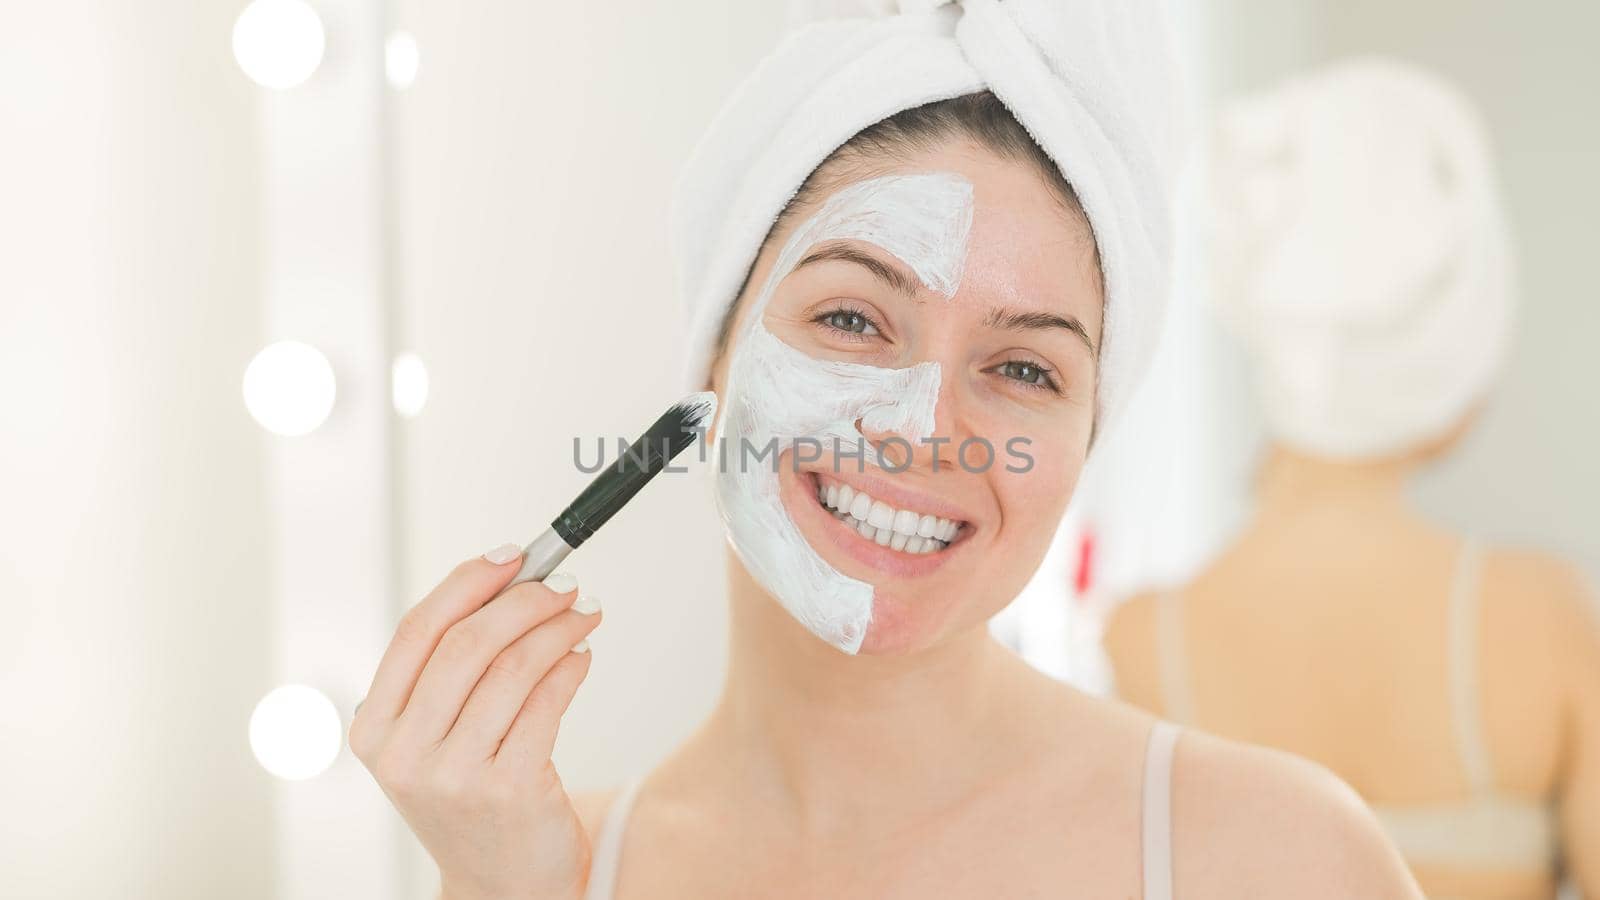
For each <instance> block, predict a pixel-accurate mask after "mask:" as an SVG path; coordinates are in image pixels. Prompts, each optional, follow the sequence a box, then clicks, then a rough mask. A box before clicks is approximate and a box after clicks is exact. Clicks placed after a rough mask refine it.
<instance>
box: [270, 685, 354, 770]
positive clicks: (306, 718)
mask: <svg viewBox="0 0 1600 900" xmlns="http://www.w3.org/2000/svg"><path fill="white" fill-rule="evenodd" d="M343 745H344V725H343V723H342V722H341V721H340V720H339V711H338V710H337V709H335V708H334V705H333V701H332V700H329V699H328V697H327V695H326V694H324V693H322V692H321V691H319V690H317V689H316V688H314V687H308V686H306V685H303V684H286V685H283V686H282V687H277V688H273V690H272V691H271V692H270V693H268V694H267V695H266V696H265V697H262V698H261V701H260V702H259V703H257V704H256V708H255V711H254V712H252V713H251V714H250V750H251V752H252V753H254V754H255V757H256V762H259V763H260V764H261V768H263V769H266V770H267V771H268V772H271V773H272V774H273V775H276V776H278V777H279V778H283V779H287V780H289V781H300V780H303V779H306V778H311V777H313V776H316V775H319V774H321V773H322V771H323V770H325V769H327V768H328V766H330V765H332V764H333V761H334V759H335V758H336V757H337V756H338V755H339V748H340V747H342V746H343Z"/></svg>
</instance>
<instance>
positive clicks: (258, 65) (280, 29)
mask: <svg viewBox="0 0 1600 900" xmlns="http://www.w3.org/2000/svg"><path fill="white" fill-rule="evenodd" d="M323 45H324V38H323V34H322V20H321V19H319V18H317V12H316V10H314V9H312V8H311V5H310V4H308V3H306V2H305V0H253V2H251V4H250V5H249V6H246V7H245V8H244V12H241V13H239V18H238V19H236V20H235V21H234V23H233V58H234V59H237V60H238V61H239V68H241V69H243V70H244V73H245V74H246V75H248V76H250V80H251V81H254V82H255V83H256V84H259V85H261V86H262V87H269V88H274V89H277V90H280V91H281V90H284V89H286V88H292V87H294V86H295V85H297V84H299V83H300V82H302V81H305V80H306V79H307V78H310V77H311V73H312V72H315V71H316V70H317V65H318V64H319V63H321V62H322V50H323Z"/></svg>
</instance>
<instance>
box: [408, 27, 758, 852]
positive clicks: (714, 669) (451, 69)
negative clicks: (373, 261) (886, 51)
mask: <svg viewBox="0 0 1600 900" xmlns="http://www.w3.org/2000/svg"><path fill="white" fill-rule="evenodd" d="M782 7H783V4H781V3H748V2H741V0H716V2H697V3H657V2H648V0H628V2H614V3H583V4H543V3H541V4H524V3H462V4H441V3H423V2H420V0H406V2H402V3H400V4H399V7H398V14H397V16H396V24H397V25H398V26H399V27H403V28H406V29H409V30H410V31H412V32H413V33H415V34H416V35H417V37H418V40H419V43H420V47H421V67H420V70H419V74H418V77H417V81H416V84H415V85H414V86H413V87H412V88H411V89H410V90H409V91H407V92H406V93H405V94H404V95H403V96H402V97H401V98H400V99H399V101H398V103H397V108H396V115H397V120H396V129H397V130H396V134H397V142H396V146H395V148H394V149H395V151H396V152H397V153H398V154H399V159H398V171H399V176H398V179H397V181H398V184H397V190H398V195H397V198H396V200H397V203H398V204H399V205H398V211H399V220H398V226H399V241H400V246H399V248H398V250H399V260H398V265H397V273H398V278H399V290H400V292H401V296H400V309H399V316H400V321H399V327H398V330H397V331H398V334H397V340H398V341H399V344H400V345H401V346H411V347H414V348H415V349H416V350H417V351H418V352H419V353H420V354H421V356H422V358H423V359H424V360H425V361H426V362H427V365H428V367H429V371H430V373H431V375H432V394H431V397H430V399H429V401H428V407H427V409H426V411H424V413H423V414H422V415H421V416H420V417H418V418H417V419H415V420H412V421H409V422H407V423H405V424H404V425H403V427H402V428H401V431H400V433H399V440H400V443H401V471H400V483H401V485H402V487H401V496H400V497H399V498H398V500H399V503H400V516H401V522H402V548H401V554H402V567H401V568H402V577H403V580H402V587H403V593H404V595H405V597H406V598H407V599H408V600H414V599H415V598H418V597H420V596H422V595H423V594H424V593H425V592H426V591H427V589H428V588H429V587H430V586H431V585H432V584H433V583H434V582H436V581H437V580H438V579H439V578H440V577H441V576H443V575H444V574H445V573H446V572H447V571H448V570H449V569H450V567H451V566H452V565H454V564H455V562H456V561H458V560H459V559H462V558H465V557H467V556H471V555H473V554H477V553H481V552H482V551H484V550H486V549H488V548H489V547H491V546H493V545H495V544H498V543H500V542H503V541H519V542H523V541H527V540H530V539H531V538H533V537H534V535H536V534H537V533H538V532H540V531H541V530H543V529H544V528H545V527H546V525H547V524H548V522H549V520H550V519H551V518H552V517H554V516H555V514H556V513H558V512H560V510H561V508H562V507H563V506H564V505H565V504H566V503H567V502H568V501H570V500H571V499H572V497H573V496H574V495H575V494H576V493H577V491H578V490H579V489H580V488H581V487H582V485H583V484H584V483H585V482H586V480H587V476H584V475H582V474H581V473H579V472H578V471H577V470H576V468H575V467H574V466H573V463H572V439H573V437H574V436H578V435H583V436H585V437H589V438H591V439H592V438H593V437H594V436H597V435H605V436H607V437H608V438H615V437H617V436H626V437H628V438H630V439H631V438H632V437H634V436H636V434H637V432H638V431H640V430H641V429H643V427H644V426H645V425H647V424H648V423H649V422H650V421H652V420H653V419H654V417H655V416H657V415H659V414H660V413H661V411H662V410H664V409H665V408H666V406H667V404H668V403H670V402H671V401H672V400H674V399H676V397H677V396H678V395H679V393H680V391H679V385H678V383H677V381H676V377H677V372H678V363H679V358H680V355H679V351H678V346H679V340H678V335H679V334H680V333H681V331H682V327H681V319H682V317H681V315H680V309H679V305H678V300H677V294H676V292H675V290H674V287H673V272H672V268H671V261H670V259H669V257H668V254H667V248H666V236H667V231H666V210H667V202H668V197H669V194H670V188H671V185H672V182H673V179H674V178H675V176H676V173H677V171H678V169H679V168H680V166H681V164H682V162H683V160H684V159H685V158H686V157H687V155H688V152H689V149H690V147H691V146H692V144H693V142H694V141H695V140H696V139H697V138H698V137H699V134H700V133H701V132H702V131H703V130H704V128H705V127H706V125H707V124H708V122H709V120H710V117H711V115H712V114H713V112H714V111H715V110H716V108H717V107H718V106H719V105H720V103H721V101H722V100H723V98H724V97H725V96H726V94H727V93H728V91H730V90H731V89H732V87H733V85H734V83H735V82H736V80H737V79H738V78H740V77H742V76H743V75H744V73H745V72H746V71H748V69H749V68H750V67H751V66H752V65H753V64H754V62H755V60H756V59H757V58H758V57H759V56H760V55H761V54H763V53H765V52H766V50H767V49H768V48H770V47H771V45H772V44H773V42H774V40H775V38H776V35H777V33H778V28H779V25H780V14H781V12H782ZM590 452H591V454H592V445H591V451H590ZM590 458H592V456H591V457H590ZM674 509H678V510H679V511H678V513H677V514H676V515H674V513H673V511H674ZM720 534H721V532H720V526H718V525H717V523H716V520H715V513H714V511H713V508H712V506H711V502H710V495H709V491H708V490H706V489H705V485H703V484H702V483H700V482H698V481H697V480H696V479H694V478H690V477H686V476H683V475H663V476H661V477H660V478H658V479H657V480H656V482H655V483H653V484H651V485H650V487H649V489H648V490H647V491H645V493H643V494H642V495H641V496H640V497H639V498H638V499H637V500H636V501H635V502H634V503H633V504H631V505H630V506H629V508H628V509H627V510H625V511H624V512H623V513H622V514H621V515H620V516H619V517H618V518H617V519H615V520H614V521H613V522H612V523H611V524H610V525H608V526H607V527H606V529H605V531H603V532H602V533H601V534H600V536H599V537H597V538H596V539H594V540H593V541H592V542H591V543H589V544H588V545H586V546H584V547H583V548H582V549H581V550H580V551H579V552H578V553H576V554H575V555H574V556H573V557H572V558H571V559H570V560H569V561H568V565H567V567H566V568H567V570H568V571H571V572H572V573H573V574H575V575H577V576H578V578H579V580H580V582H581V584H582V587H583V589H584V590H585V591H592V592H593V593H594V594H595V595H596V596H597V597H599V598H600V599H601V601H602V603H603V604H604V606H605V609H606V621H605V624H604V625H602V626H601V628H600V630H599V632H598V633H597V634H596V635H595V636H594V637H593V638H592V639H591V645H592V646H593V648H594V655H595V659H594V666H593V669H592V670H591V672H590V675H589V679H588V682H587V683H586V684H585V686H584V688H583V691H582V692H581V693H580V694H579V697H578V699H577V701H576V703H575V704H574V708H573V710H572V712H571V713H570V714H569V715H568V716H567V718H566V720H565V722H564V724H563V726H562V733H561V741H560V743H559V746H558V749H557V763H558V765H559V766H560V769H561V772H562V775H563V777H564V778H565V779H566V781H567V783H568V786H569V787H571V788H575V789H579V790H582V789H588V788H596V787H604V786H613V785H616V784H618V783H619V782H620V781H621V780H623V779H624V778H627V777H629V776H632V775H634V774H636V773H639V772H642V771H644V770H645V769H647V768H648V767H649V766H650V764H651V763H652V762H653V761H654V760H656V759H657V758H659V756H660V755H661V754H663V753H664V752H666V750H668V749H669V748H670V747H671V746H673V745H674V744H675V743H676V742H677V741H678V740H679V739H681V738H682V737H683V736H684V735H685V734H686V733H687V730H688V729H689V728H691V727H692V726H693V725H694V724H695V722H696V721H697V720H698V719H699V718H700V716H701V714H702V713H703V712H704V711H705V710H707V709H708V708H709V705H710V703H711V702H712V701H713V699H714V697H715V692H716V689H717V687H718V685H719V683H720V682H719V679H720V676H721V671H722V665H723V660H724V658H725V648H724V646H723V640H724V637H723V636H724V621H725V610H724V599H723V573H722V569H721V563H722V545H721V541H720V540H719V535H720ZM418 871H419V872H425V871H426V866H425V865H419V866H418ZM419 880H420V879H419Z"/></svg>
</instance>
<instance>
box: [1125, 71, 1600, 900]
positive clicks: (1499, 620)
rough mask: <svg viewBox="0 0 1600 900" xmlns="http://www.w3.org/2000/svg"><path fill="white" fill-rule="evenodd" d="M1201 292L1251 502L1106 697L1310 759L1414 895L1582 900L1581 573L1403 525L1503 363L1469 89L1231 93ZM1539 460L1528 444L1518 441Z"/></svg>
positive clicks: (1595, 668)
mask: <svg viewBox="0 0 1600 900" xmlns="http://www.w3.org/2000/svg"><path fill="white" fill-rule="evenodd" d="M1214 156H1215V159H1216V169H1217V178H1216V179H1215V181H1216V183H1217V187H1218V189H1219V196H1218V199H1217V202H1216V203H1215V204H1214V208H1215V209H1217V210H1218V211H1219V215H1218V219H1217V226H1218V227H1217V229H1216V237H1217V243H1216V250H1217V253H1216V260H1215V262H1216V269H1217V271H1218V272H1219V273H1220V274H1221V275H1222V278H1221V284H1220V285H1219V288H1220V289H1219V290H1218V291H1217V299H1218V302H1219V303H1220V304H1221V305H1222V312H1223V314H1224V315H1225V316H1226V318H1227V320H1228V321H1229V322H1230V323H1231V324H1232V325H1233V326H1235V327H1236V329H1237V330H1238V332H1239V334H1240V336H1241V337H1242V338H1243V339H1244V341H1245V343H1246V345H1247V346H1248V347H1249V348H1250V351H1251V358H1252V362H1253V363H1254V365H1255V370H1256V374H1257V375H1258V376H1259V382H1260V387H1261V390H1260V392H1259V393H1260V396H1261V400H1262V408H1263V411H1264V413H1265V419H1266V422H1267V425H1268V431H1269V434H1270V437H1271V441H1272V447H1271V448H1270V450H1269V452H1268V454H1267V458H1266V462H1265V464H1264V465H1263V466H1262V468H1261V471H1260V474H1259V477H1258V479H1257V484H1256V510H1255V514H1254V517H1253V519H1252V521H1251V522H1250V523H1249V525H1248V526H1247V527H1246V528H1245V529H1244V531H1243V532H1242V533H1241V534H1240V535H1239V536H1238V538H1237V539H1236V540H1235V541H1234V542H1233V543H1232V545H1231V546H1230V547H1229V548H1228V549H1227V551H1226V552H1224V553H1223V554H1222V555H1221V556H1220V557H1219V558H1218V559H1216V560H1215V561H1214V562H1212V563H1211V564H1209V565H1208V566H1207V568H1206V569H1205V570H1204V571H1203V572H1201V573H1200V574H1199V575H1198V576H1196V577H1195V578H1194V580H1193V581H1192V582H1191V583H1189V584H1187V585H1185V586H1184V587H1183V588H1182V590H1181V591H1171V592H1166V593H1162V594H1158V595H1149V596H1145V597H1139V598H1135V599H1134V600H1132V601H1130V602H1129V603H1128V604H1126V605H1125V606H1124V607H1123V608H1121V609H1120V610H1119V611H1118V613H1117V614H1116V615H1115V616H1114V617H1113V619H1112V622H1111V625H1110V628H1109V630H1108V633H1107V647H1108V650H1109V652H1110V655H1111V657H1112V661H1113V665H1114V667H1115V669H1116V676H1117V681H1118V685H1119V690H1120V692H1121V693H1122V695H1123V696H1125V697H1126V698H1128V699H1130V700H1132V701H1134V702H1136V703H1138V704H1139V705H1141V706H1144V707H1146V708H1148V709H1150V710H1152V711H1154V712H1156V713H1158V714H1160V715H1163V716H1165V717H1167V718H1169V719H1172V720H1175V721H1179V722H1185V723H1191V724H1193V725H1195V726H1197V727H1201V728H1205V729H1207V730H1210V731H1214V732H1215V733H1217V734H1221V735H1226V736H1228V737H1232V738H1236V739H1239V740H1247V741H1252V742H1257V743H1261V744H1265V745H1268V746H1272V747H1278V748H1281V749H1284V750H1288V751H1290V752H1293V753H1297V754H1300V755H1302V756H1305V757H1307V758H1309V759H1312V760H1316V761H1317V762H1320V763H1322V764H1323V765H1326V766H1328V767H1329V768H1331V769H1332V770H1333V771H1334V772H1337V773H1339V774H1340V775H1342V776H1344V777H1345V778H1346V779H1348V780H1349V782H1350V783H1351V784H1353V785H1354V786H1355V787H1356V789H1357V790H1358V791H1360V793H1361V794H1362V796H1364V797H1365V798H1366V799H1367V800H1368V801H1369V802H1371V803H1372V804H1373V806H1374V808H1375V809H1376V811H1377V812H1378V814H1379V817H1380V821H1381V822H1382V823H1383V824H1384V825H1385V826H1387V828H1388V830H1389V832H1390V834H1391V836H1392V837H1393V839H1394V840H1395V843H1396V844H1397V845H1398V847H1399V849H1400V850H1401V851H1402V853H1404V855H1405V856H1406V858H1407V860H1408V862H1410V863H1411V865H1412V867H1413V871H1414V872H1415V873H1416V876H1417V878H1418V880H1419V881H1420V882H1421V885H1422V887H1423V888H1424V889H1425V890H1426V891H1427V892H1428V894H1429V895H1430V896H1438V897H1460V898H1472V897H1497V898H1550V897H1553V896H1555V895H1556V888H1557V882H1558V880H1559V878H1560V876H1561V875H1562V868H1563V866H1562V865H1561V862H1562V860H1563V859H1564V860H1565V868H1566V869H1567V871H1568V872H1570V873H1571V874H1572V875H1573V876H1574V878H1575V880H1576V881H1577V882H1578V883H1579V884H1580V886H1581V887H1582V888H1583V890H1584V895H1585V896H1595V895H1600V628H1597V627H1596V624H1595V622H1594V620H1593V619H1592V618H1591V616H1590V615H1589V614H1588V610H1587V609H1586V607H1587V606H1588V603H1587V602H1586V598H1585V596H1584V592H1583V590H1582V588H1581V586H1580V582H1579V579H1578V578H1577V576H1576V573H1575V572H1573V570H1572V569H1571V568H1570V567H1568V566H1566V565H1564V564H1562V563H1560V562H1558V561H1556V560H1553V559H1550V558H1548V557H1545V556H1543V555H1540V554H1536V553H1529V552H1524V551H1516V550H1511V549H1500V548H1485V547H1482V546H1481V545H1479V544H1478V542H1476V541H1474V540H1472V539H1470V538H1463V537H1462V536H1461V535H1458V534H1455V533H1452V532H1451V531H1449V530H1446V529H1444V528H1441V527H1439V526H1437V525H1435V524H1433V523H1431V522H1429V521H1428V520H1427V519H1425V518H1424V517H1423V516H1422V515H1420V514H1419V513H1418V512H1417V511H1416V510H1415V509H1413V507H1412V506H1411V504H1410V503H1409V502H1408V500H1407V497H1406V486H1407V482H1408V481H1409V479H1410V478H1411V477H1412V476H1413V475H1414V474H1415V473H1416V472H1417V471H1419V470H1420V469H1422V468H1423V467H1424V466H1426V465H1427V464H1429V463H1430V462H1433V461H1435V460H1436V459H1437V458H1438V457H1440V456H1442V455H1443V454H1444V453H1445V452H1446V451H1447V450H1449V449H1450V448H1451V447H1452V446H1454V445H1455V443H1456V442H1457V441H1458V440H1459V438H1460V437H1461V436H1462V434H1463V433H1464V432H1465V431H1466V429H1467V427H1468V425H1469V424H1470V422H1471V420H1472V418H1473V417H1474V416H1475V415H1476V411H1477V409H1478V407H1479V406H1480V405H1481V403H1482V402H1483V398H1484V395H1485V394H1486V393H1487V392H1488V391H1489V389H1490V387H1491V386H1492V384H1493V382H1494V381H1495V380H1496V376H1497V375H1498V373H1499V368H1500V361H1501V359H1502V357H1503V356H1504V347H1505V345H1506V343H1507V335H1508V331H1509V326H1510V308H1511V277H1510V272H1511V266H1510V245H1509V241H1508V238H1507V236H1506V234H1505V222H1504V219H1503V216H1502V214H1501V212H1500V210H1499V204H1498V198H1497V196H1496V191H1495V184H1494V178H1493V172H1492V167H1491V163H1490V158H1489V153H1488V146H1487V143H1486V141H1485V140H1484V138H1483V135H1482V131H1481V127H1480V125H1479V123H1478V121H1477V117H1476V115H1475V113H1474V112H1473V110H1472V108H1471V106H1470V104H1469V103H1468V102H1467V101H1466V99H1465V98H1463V97H1462V96H1460V94H1459V93H1457V92H1456V91H1455V89H1453V88H1452V87H1450V86H1449V85H1447V84H1444V83H1442V82H1440V81H1439V80H1438V79H1437V78H1435V77H1434V76H1432V75H1430V74H1428V73H1426V72H1422V71H1419V70H1416V69H1414V68H1411V67H1408V66H1402V65H1399V64H1397V63H1390V62H1383V61H1376V60H1370V61H1369V60H1363V61H1356V62H1349V63H1342V64H1339V65H1336V66H1330V67H1328V68H1325V69H1323V70H1320V71H1317V72H1314V73H1311V74H1309V75H1306V76H1302V77H1299V78H1296V79H1294V80H1292V81H1290V82H1287V83H1285V84H1283V85H1280V86H1278V87H1276V88H1274V89H1272V90H1269V91H1264V92H1262V93H1260V94H1258V95H1255V96H1251V97H1247V98H1244V99H1241V100H1239V101H1236V102H1235V103H1234V104H1232V105H1231V106H1230V107H1229V109H1228V110H1227V113H1226V115H1225V116H1224V117H1223V127H1222V128H1221V129H1219V139H1218V142H1217V147H1216V153H1215V154H1214ZM1530 449H1531V448H1530Z"/></svg>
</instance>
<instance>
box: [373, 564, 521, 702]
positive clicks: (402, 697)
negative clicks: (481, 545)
mask: <svg viewBox="0 0 1600 900" xmlns="http://www.w3.org/2000/svg"><path fill="white" fill-rule="evenodd" d="M521 559H522V551H521V548H519V547H517V546H516V545H515V544H502V545H501V546H499V547H496V548H494V549H493V550H490V551H489V552H488V553H485V554H484V555H483V556H479V557H475V558H473V559H469V560H467V561H465V562H463V563H461V564H460V565H458V566H456V567H455V569H453V570H452V571H451V572H450V574H449V575H447V576H445V579H444V580H443V581H441V582H439V584H438V586H437V587H435V588H434V589H433V591H432V592H431V593H429V594H428V596H427V597H424V598H423V599H422V602H420V603H418V604H417V605H416V606H413V607H412V608H411V609H410V610H408V611H407V612H406V614H405V615H404V616H402V617H401V618H400V624H399V626H398V627H397V628H396V629H395V632H394V639H393V640H391V641H390V642H389V646H388V648H387V649H386V650H384V653H383V659H382V660H381V661H380V662H379V663H378V671H377V674H375V675H373V677H372V685H371V687H369V688H368V689H367V697H366V699H365V700H364V701H362V703H361V715H362V716H364V717H366V719H367V720H368V721H369V722H370V723H372V724H379V723H392V722H393V721H394V720H395V719H396V718H398V717H399V716H400V713H401V711H403V710H404V709H405V707H406V701H407V700H408V699H410V696H411V691H412V688H413V687H414V686H415V685H416V683H417V676H418V675H420V674H421V673H422V669H423V666H424V665H426V664H427V662H428V657H430V656H432V655H433V650H434V647H436V646H437V645H438V643H439V638H440V637H442V636H443V635H444V633H445V630H446V629H448V628H449V627H450V626H452V625H454V624H456V623H457V622H459V621H460V620H462V619H464V618H466V617H467V616H468V615H469V614H470V613H472V612H473V611H474V610H476V609H478V608H479V607H480V606H482V605H483V604H484V603H485V602H487V601H488V600H489V598H491V597H493V596H494V595H495V594H497V593H499V592H500V589H501V588H503V587H505V585H506V582H508V581H510V580H511V579H512V578H513V577H514V576H515V575H516V574H517V565H516V563H518V562H519V561H520V560H521Z"/></svg>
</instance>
